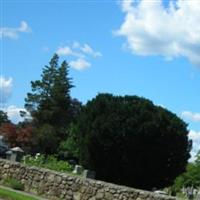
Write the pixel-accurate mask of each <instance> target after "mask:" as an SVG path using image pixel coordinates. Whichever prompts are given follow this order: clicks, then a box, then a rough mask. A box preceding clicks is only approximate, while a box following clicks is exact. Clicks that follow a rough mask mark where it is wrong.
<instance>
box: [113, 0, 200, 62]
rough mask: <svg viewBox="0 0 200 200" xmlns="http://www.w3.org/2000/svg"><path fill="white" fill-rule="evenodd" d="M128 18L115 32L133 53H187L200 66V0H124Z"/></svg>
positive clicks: (175, 54) (124, 9)
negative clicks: (125, 40) (165, 2)
mask: <svg viewBox="0 0 200 200" xmlns="http://www.w3.org/2000/svg"><path fill="white" fill-rule="evenodd" d="M121 8H122V11H123V12H124V13H125V19H124V21H123V23H122V25H121V27H120V28H119V30H117V31H115V34H117V35H119V36H124V37H125V38H126V39H127V46H128V49H130V51H131V52H132V53H133V54H137V55H143V56H149V55H161V56H164V57H165V58H167V59H173V58H176V57H185V58H187V59H188V60H189V61H190V62H192V63H194V64H196V65H199V66H200V56H199V51H200V26H199V25H198V24H199V21H200V3H199V1H196V0H188V1H186V0H177V1H172V0H170V2H169V6H168V7H166V6H164V4H163V2H162V0H156V1H146V0H123V1H122V2H121Z"/></svg>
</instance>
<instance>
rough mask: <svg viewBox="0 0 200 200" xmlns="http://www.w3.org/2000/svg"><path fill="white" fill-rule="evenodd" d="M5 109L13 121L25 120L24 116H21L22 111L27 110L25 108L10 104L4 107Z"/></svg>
mask: <svg viewBox="0 0 200 200" xmlns="http://www.w3.org/2000/svg"><path fill="white" fill-rule="evenodd" d="M3 111H4V112H6V113H7V115H8V118H9V119H10V120H11V121H12V122H13V123H18V122H20V121H23V120H24V118H22V117H21V116H20V111H26V110H25V109H24V108H19V107H17V106H15V105H10V106H8V107H6V108H3Z"/></svg>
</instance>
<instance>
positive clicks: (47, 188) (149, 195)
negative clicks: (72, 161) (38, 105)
mask: <svg viewBox="0 0 200 200" xmlns="http://www.w3.org/2000/svg"><path fill="white" fill-rule="evenodd" d="M6 178H15V179H17V180H19V181H21V182H22V183H24V185H25V191H27V192H30V193H33V194H39V195H41V196H43V197H46V198H48V199H52V200H58V199H66V200H100V199H103V200H175V198H173V197H170V196H164V195H158V194H155V193H153V192H148V191H143V190H138V189H133V188H129V187H125V186H119V185H115V184H111V183H106V182H103V181H97V180H92V179H85V178H82V177H78V176H74V175H70V174H66V173H58V172H55V171H51V170H47V169H41V168H37V167H28V166H25V165H23V164H20V163H17V162H10V161H8V160H4V159H0V181H3V180H4V179H6Z"/></svg>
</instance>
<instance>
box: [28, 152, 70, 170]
mask: <svg viewBox="0 0 200 200" xmlns="http://www.w3.org/2000/svg"><path fill="white" fill-rule="evenodd" d="M24 163H25V164H26V165H29V166H36V167H42V168H47V169H51V170H55V171H59V172H71V171H72V170H73V167H72V166H71V165H70V164H69V163H68V162H66V161H63V160H58V159H57V158H56V157H55V156H53V155H48V156H46V157H45V156H44V155H41V154H36V156H35V157H33V156H30V155H29V156H26V157H25V159H24Z"/></svg>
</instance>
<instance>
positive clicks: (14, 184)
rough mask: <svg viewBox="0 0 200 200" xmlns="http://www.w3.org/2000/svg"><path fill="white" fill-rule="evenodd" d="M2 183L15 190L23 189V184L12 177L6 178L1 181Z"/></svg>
mask: <svg viewBox="0 0 200 200" xmlns="http://www.w3.org/2000/svg"><path fill="white" fill-rule="evenodd" d="M3 185H5V186H7V187H10V188H12V189H15V190H21V191H23V190H24V184H22V183H21V182H20V181H18V180H16V179H14V178H7V179H5V180H4V181H3Z"/></svg>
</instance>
